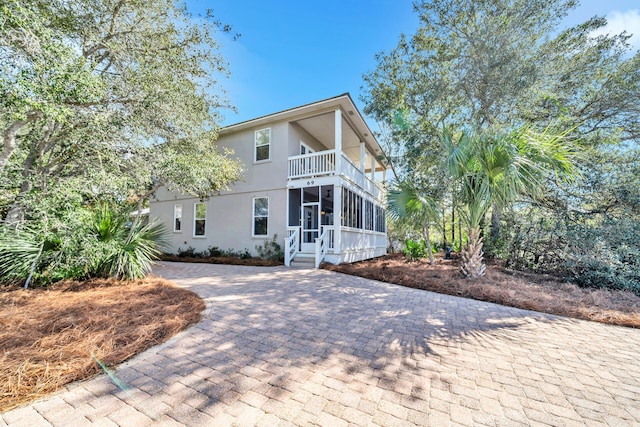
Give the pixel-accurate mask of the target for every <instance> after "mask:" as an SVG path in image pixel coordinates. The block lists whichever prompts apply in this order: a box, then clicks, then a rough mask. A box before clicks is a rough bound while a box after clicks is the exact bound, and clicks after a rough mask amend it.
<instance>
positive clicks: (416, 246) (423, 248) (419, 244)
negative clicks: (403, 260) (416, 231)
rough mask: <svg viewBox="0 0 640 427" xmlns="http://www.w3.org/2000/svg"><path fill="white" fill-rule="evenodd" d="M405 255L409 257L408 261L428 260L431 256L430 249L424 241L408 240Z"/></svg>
mask: <svg viewBox="0 0 640 427" xmlns="http://www.w3.org/2000/svg"><path fill="white" fill-rule="evenodd" d="M404 255H405V256H406V257H407V261H409V262H411V261H415V260H417V259H420V258H426V257H428V256H429V248H428V247H427V244H426V242H425V241H424V239H421V240H419V241H416V240H407V241H405V247H404Z"/></svg>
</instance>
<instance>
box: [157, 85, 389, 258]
mask: <svg viewBox="0 0 640 427" xmlns="http://www.w3.org/2000/svg"><path fill="white" fill-rule="evenodd" d="M217 144H218V145H219V146H220V147H227V148H229V149H231V150H233V152H234V155H235V156H237V157H238V158H239V159H240V160H241V161H242V162H243V163H244V166H245V169H246V172H245V175H244V178H243V180H242V181H240V182H237V183H235V184H233V186H232V188H231V191H227V192H223V193H221V194H219V195H215V196H212V197H210V198H209V199H207V200H199V199H194V198H191V197H187V196H184V195H180V194H177V193H171V192H168V191H166V189H161V190H159V191H158V192H157V193H156V194H155V196H154V197H153V198H152V201H151V204H150V210H151V217H157V218H158V219H159V220H160V221H161V222H163V223H164V224H166V225H167V226H168V229H169V232H170V233H171V242H172V246H173V249H174V251H175V250H177V249H178V248H180V247H182V248H186V247H188V246H191V247H193V248H195V249H196V250H199V251H203V250H205V249H207V248H208V247H210V246H216V247H219V248H221V249H236V250H242V249H245V248H247V249H249V250H250V251H251V252H254V253H255V250H254V248H255V246H256V245H260V244H263V243H264V241H265V240H266V239H270V238H272V237H273V236H274V234H277V235H278V236H279V238H280V243H281V244H282V245H283V249H284V251H285V264H286V265H289V264H290V262H291V260H292V259H294V258H295V259H299V258H305V257H306V258H310V259H313V260H314V261H315V265H316V267H317V266H318V265H319V264H320V262H321V261H323V260H324V261H327V262H331V263H334V264H335V263H342V262H353V261H358V260H362V259H367V258H372V257H376V256H380V255H384V254H385V253H386V247H387V235H386V215H385V208H384V206H385V191H384V188H383V187H382V185H381V184H379V183H377V182H376V178H378V179H379V180H380V179H381V180H382V181H384V179H385V174H386V168H387V166H386V164H385V160H384V159H385V157H384V154H383V152H382V149H381V147H380V145H379V144H378V142H377V141H376V138H375V137H374V135H373V134H372V132H371V130H370V129H369V127H368V126H367V124H366V123H365V121H364V119H363V117H362V115H361V114H360V112H359V111H358V109H357V108H356V106H355V104H354V103H353V100H352V99H351V97H350V96H349V94H343V95H340V96H337V97H334V98H329V99H325V100H322V101H318V102H314V103H311V104H307V105H303V106H300V107H296V108H291V109H289V110H285V111H280V112H278V113H274V114H269V115H267V116H263V117H258V118H256V119H252V120H248V121H244V122H241V123H237V124H234V125H231V126H227V127H224V128H222V129H221V130H220V132H219V139H218V142H217Z"/></svg>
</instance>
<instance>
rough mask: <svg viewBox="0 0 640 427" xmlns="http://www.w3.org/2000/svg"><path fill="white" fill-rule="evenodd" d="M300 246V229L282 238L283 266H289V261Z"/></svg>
mask: <svg viewBox="0 0 640 427" xmlns="http://www.w3.org/2000/svg"><path fill="white" fill-rule="evenodd" d="M299 246H300V229H299V228H296V229H295V230H293V232H292V233H291V234H290V235H289V237H285V238H284V265H286V266H287V267H290V266H291V260H292V259H293V258H294V257H295V256H296V254H297V253H298V247H299Z"/></svg>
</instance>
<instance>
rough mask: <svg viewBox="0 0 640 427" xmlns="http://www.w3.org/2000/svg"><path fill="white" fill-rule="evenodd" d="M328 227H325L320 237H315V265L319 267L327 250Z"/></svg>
mask: <svg viewBox="0 0 640 427" xmlns="http://www.w3.org/2000/svg"><path fill="white" fill-rule="evenodd" d="M328 237H329V229H325V230H324V231H323V232H322V234H320V237H318V238H317V239H316V257H315V258H316V262H315V267H316V268H320V264H321V263H322V260H324V257H325V255H327V252H328V251H329V239H328Z"/></svg>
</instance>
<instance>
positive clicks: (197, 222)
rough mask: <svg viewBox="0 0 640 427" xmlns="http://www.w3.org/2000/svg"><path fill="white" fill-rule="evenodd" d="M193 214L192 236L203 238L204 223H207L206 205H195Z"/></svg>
mask: <svg viewBox="0 0 640 427" xmlns="http://www.w3.org/2000/svg"><path fill="white" fill-rule="evenodd" d="M193 212H194V215H193V235H194V236H204V232H205V223H206V222H207V204H206V203H195V204H194V205H193Z"/></svg>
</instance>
